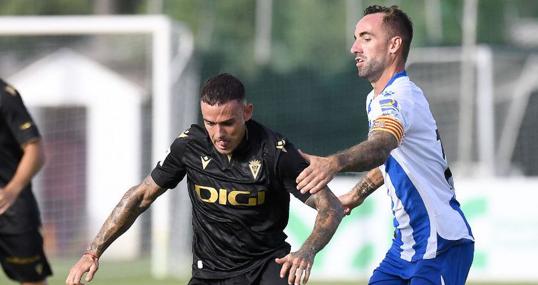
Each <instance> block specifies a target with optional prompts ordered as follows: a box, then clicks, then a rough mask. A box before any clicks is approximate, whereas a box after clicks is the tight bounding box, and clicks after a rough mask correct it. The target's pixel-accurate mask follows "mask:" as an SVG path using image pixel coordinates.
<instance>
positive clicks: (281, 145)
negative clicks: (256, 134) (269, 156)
mask: <svg viewBox="0 0 538 285" xmlns="http://www.w3.org/2000/svg"><path fill="white" fill-rule="evenodd" d="M285 146H286V141H285V140H284V139H281V140H279V141H277V142H276V149H280V150H282V151H283V152H288V151H287V150H286V147H285Z"/></svg>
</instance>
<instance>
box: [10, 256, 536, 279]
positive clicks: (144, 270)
mask: <svg viewBox="0 0 538 285" xmlns="http://www.w3.org/2000/svg"><path fill="white" fill-rule="evenodd" d="M74 262H75V261H74V260H65V261H54V262H53V264H52V265H53V270H54V276H53V277H52V278H50V279H49V285H57V284H58V285H60V284H65V277H66V276H67V271H68V270H69V268H70V267H71V265H72V264H74ZM150 267H151V266H150V262H149V260H147V259H143V260H139V261H133V262H121V263H120V262H106V261H104V262H101V266H100V268H99V271H98V272H97V275H96V276H95V279H94V280H93V281H92V282H91V283H90V284H91V285H111V284H114V285H182V284H187V281H188V280H178V279H165V280H156V279H154V278H152V277H151V275H150ZM0 284H5V285H11V284H13V285H15V284H17V283H15V282H12V281H10V280H8V279H7V277H6V276H5V275H4V274H3V273H2V274H0ZM308 284H310V285H351V284H353V285H363V284H366V282H365V281H364V280H362V281H359V280H357V281H355V282H309V283H308ZM469 284H471V285H531V284H538V282H536V283H510V284H505V283H469Z"/></svg>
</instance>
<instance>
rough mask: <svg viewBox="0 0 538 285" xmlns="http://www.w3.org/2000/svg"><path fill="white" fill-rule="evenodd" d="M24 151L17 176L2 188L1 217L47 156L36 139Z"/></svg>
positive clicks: (0, 196) (0, 200)
mask: <svg viewBox="0 0 538 285" xmlns="http://www.w3.org/2000/svg"><path fill="white" fill-rule="evenodd" d="M22 149H23V151H24V153H23V155H22V158H21V161H20V162H19V165H18V166H17V170H16V171H15V175H13V178H11V180H10V181H9V183H8V184H7V185H6V186H5V187H4V188H0V190H2V191H0V215H2V214H3V213H4V212H5V211H7V209H9V207H11V205H13V203H14V202H15V200H16V199H17V197H18V196H19V194H20V193H21V192H22V190H23V189H24V187H26V185H28V183H30V181H31V180H32V177H33V176H34V175H35V174H36V173H37V172H38V171H39V170H40V169H41V167H43V164H44V163H45V155H44V151H43V144H42V142H41V140H40V139H34V140H32V141H30V142H28V143H26V144H25V145H23V146H22Z"/></svg>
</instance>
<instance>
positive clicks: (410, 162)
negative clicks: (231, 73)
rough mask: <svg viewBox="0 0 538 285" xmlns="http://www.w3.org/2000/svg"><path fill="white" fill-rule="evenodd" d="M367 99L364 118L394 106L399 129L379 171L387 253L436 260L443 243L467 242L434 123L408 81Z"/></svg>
mask: <svg viewBox="0 0 538 285" xmlns="http://www.w3.org/2000/svg"><path fill="white" fill-rule="evenodd" d="M372 97H373V96H371V94H370V95H369V98H368V99H369V102H367V103H369V104H370V107H369V110H368V116H369V120H373V119H374V118H376V117H377V116H379V114H380V113H383V112H384V111H386V109H387V108H395V109H397V110H396V111H395V113H397V114H398V116H399V118H398V119H399V120H401V121H402V123H403V127H404V136H403V139H402V142H401V144H400V145H399V146H398V147H397V148H396V149H394V150H393V151H392V152H391V154H390V156H389V158H388V159H387V161H386V162H385V164H384V165H382V166H381V167H380V169H381V171H382V172H383V174H384V178H385V185H386V187H387V191H388V192H387V193H388V195H389V196H390V198H391V200H392V210H393V213H394V226H395V228H396V232H395V239H394V244H393V249H392V250H391V251H392V252H393V253H394V254H397V255H399V256H400V257H401V258H402V259H404V260H408V261H411V260H417V259H422V258H432V257H435V256H436V252H437V251H438V250H440V249H442V248H443V247H445V246H447V243H449V242H444V240H445V239H450V240H459V239H461V238H470V233H469V231H468V230H467V226H466V222H465V218H464V217H463V215H462V214H461V213H460V212H458V211H457V210H456V208H457V209H459V205H458V206H456V204H457V201H455V197H454V189H453V186H452V178H451V173H450V171H449V169H448V164H447V162H446V158H445V153H444V150H443V147H442V143H441V139H440V136H439V132H438V131H437V125H436V122H435V119H434V118H433V116H432V114H431V111H430V108H429V105H428V102H427V100H426V98H425V97H424V95H423V93H422V91H421V90H420V89H419V88H418V87H416V85H414V84H413V83H412V82H411V81H409V79H408V77H403V78H400V79H399V80H396V81H395V82H394V83H393V84H392V85H390V86H388V87H387V88H386V89H385V90H384V92H383V93H382V94H380V95H379V96H376V97H375V98H372ZM446 224H451V225H452V226H453V228H447V227H446V226H445V225H446Z"/></svg>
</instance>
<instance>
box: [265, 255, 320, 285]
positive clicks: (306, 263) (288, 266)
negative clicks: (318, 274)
mask: <svg viewBox="0 0 538 285" xmlns="http://www.w3.org/2000/svg"><path fill="white" fill-rule="evenodd" d="M315 256H316V254H315V253H314V252H313V251H311V250H302V249H300V250H299V251H296V252H292V253H290V254H288V255H286V256H284V257H282V258H276V259H275V262H276V263H278V264H281V265H282V269H281V270H280V278H285V277H286V275H288V284H294V285H299V284H306V282H308V278H310V270H311V269H312V265H313V264H314V257H315ZM301 281H302V283H301Z"/></svg>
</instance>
